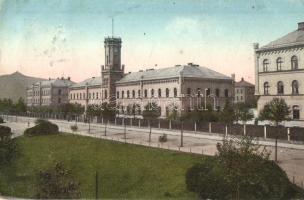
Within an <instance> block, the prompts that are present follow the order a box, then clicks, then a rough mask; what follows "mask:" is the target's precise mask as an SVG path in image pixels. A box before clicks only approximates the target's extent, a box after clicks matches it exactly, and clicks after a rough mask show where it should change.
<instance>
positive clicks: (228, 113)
mask: <svg viewBox="0 0 304 200" xmlns="http://www.w3.org/2000/svg"><path fill="white" fill-rule="evenodd" d="M235 119H236V116H235V113H234V109H233V106H232V105H231V103H230V102H229V101H227V102H226V104H225V107H224V109H223V111H221V112H220V120H221V121H222V122H225V123H226V124H231V123H232V122H234V121H235Z"/></svg>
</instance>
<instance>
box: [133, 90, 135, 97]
mask: <svg viewBox="0 0 304 200" xmlns="http://www.w3.org/2000/svg"><path fill="white" fill-rule="evenodd" d="M132 98H133V99H134V98H135V90H133V91H132Z"/></svg>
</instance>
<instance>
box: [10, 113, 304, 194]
mask: <svg viewBox="0 0 304 200" xmlns="http://www.w3.org/2000/svg"><path fill="white" fill-rule="evenodd" d="M34 121H35V119H34V118H26V117H18V118H17V122H16V119H15V118H11V119H10V121H9V122H7V123H5V126H9V127H11V128H12V132H13V133H14V134H13V137H18V136H21V135H23V131H24V130H25V129H26V128H28V127H32V126H34ZM50 121H51V122H53V123H55V124H57V125H58V126H59V130H60V131H61V132H65V133H72V134H77V135H83V136H89V137H95V138H101V139H107V140H114V141H118V142H126V143H131V144H137V145H144V146H150V147H153V148H163V149H168V150H173V151H182V152H187V153H196V154H204V155H215V154H216V152H217V149H216V144H217V143H218V142H221V140H222V139H223V136H221V135H215V134H212V135H211V134H209V133H201V132H200V133H189V132H184V134H183V135H184V137H183V146H182V147H181V133H180V131H177V130H164V129H157V128H154V129H152V136H151V142H150V143H149V141H148V140H149V129H148V128H138V127H130V126H127V127H126V134H124V131H125V127H123V126H115V125H108V126H107V131H106V136H105V126H104V125H102V124H95V123H91V124H90V125H89V124H88V123H80V122H78V123H77V126H78V130H77V131H75V132H72V131H71V128H70V126H71V125H75V122H67V121H60V120H50ZM163 134H166V135H167V138H168V141H167V142H164V143H160V142H159V141H158V138H159V136H161V135H163ZM125 136H126V137H125ZM259 144H260V145H265V146H266V149H267V150H270V151H271V159H274V146H273V145H274V141H259ZM71 148H72V147H71ZM278 164H279V165H280V166H281V167H282V168H283V169H284V170H285V171H286V173H287V175H288V176H289V178H290V180H291V181H294V182H295V183H296V184H298V185H299V186H301V187H302V188H303V182H304V145H303V144H289V143H286V142H281V141H279V143H278Z"/></svg>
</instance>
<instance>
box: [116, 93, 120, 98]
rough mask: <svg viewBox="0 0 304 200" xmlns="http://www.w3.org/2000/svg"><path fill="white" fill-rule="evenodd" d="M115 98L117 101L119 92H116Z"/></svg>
mask: <svg viewBox="0 0 304 200" xmlns="http://www.w3.org/2000/svg"><path fill="white" fill-rule="evenodd" d="M116 98H117V99H119V92H118V91H117V92H116Z"/></svg>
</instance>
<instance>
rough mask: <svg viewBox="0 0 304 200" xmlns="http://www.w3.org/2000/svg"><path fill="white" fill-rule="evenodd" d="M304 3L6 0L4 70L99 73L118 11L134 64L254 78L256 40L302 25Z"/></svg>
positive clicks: (129, 65) (1, 35) (119, 31)
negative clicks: (196, 67)
mask: <svg viewBox="0 0 304 200" xmlns="http://www.w3.org/2000/svg"><path fill="white" fill-rule="evenodd" d="M303 11H304V1H303V0H284V1H269V0H268V1H266V0H265V1H263V0H259V1H258V0H256V1H244V0H239V1H236V0H226V1H208V0H175V1H174V0H173V1H161V0H153V1H152V0H141V1H140V0H138V1H135V0H133V1H126V0H115V1H113V0H0V51H1V52H0V53H1V54H0V74H6V73H12V72H14V71H16V70H19V71H21V72H22V73H25V74H28V75H33V76H42V77H45V78H48V77H58V76H61V75H65V76H71V77H72V78H73V79H74V80H76V81H80V80H83V79H85V78H88V77H91V76H97V75H99V73H100V68H99V66H100V65H102V64H103V63H104V57H103V56H104V52H103V39H104V37H105V36H107V35H111V18H112V17H114V19H115V28H114V32H115V35H117V36H120V37H122V40H123V51H122V52H123V53H122V62H123V63H124V64H125V65H126V70H127V71H138V70H139V69H144V68H151V66H152V67H153V66H154V65H155V64H157V65H158V66H157V67H169V66H173V65H175V64H186V63H188V62H194V63H197V64H200V65H203V66H206V67H210V68H212V69H214V70H216V71H219V72H222V73H225V74H227V75H230V74H231V73H236V75H237V78H238V79H239V78H241V77H245V78H246V79H249V80H250V81H251V82H253V81H254V79H253V78H254V76H253V71H254V70H253V57H252V55H253V50H252V43H254V42H259V43H260V44H261V45H263V44H265V43H268V42H270V41H271V40H274V39H276V38H278V37H280V36H283V35H284V34H286V33H288V32H291V31H293V30H295V29H296V28H297V23H298V22H300V21H304V12H303Z"/></svg>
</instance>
